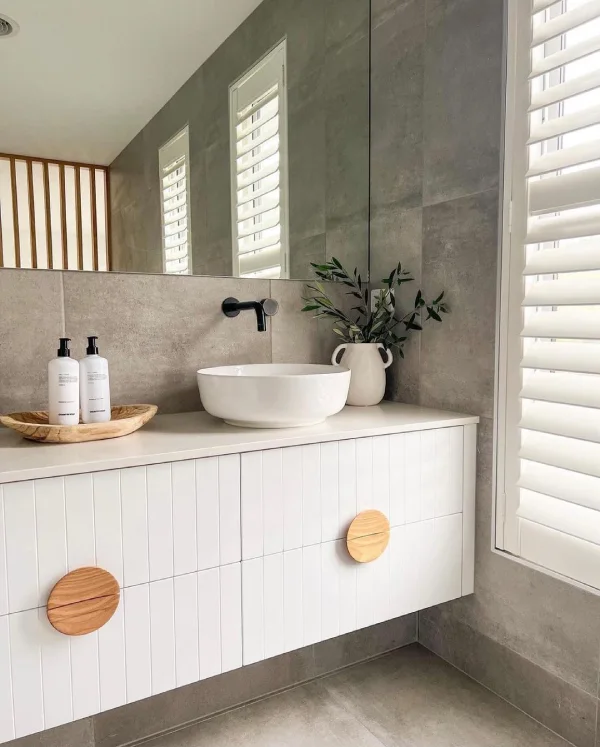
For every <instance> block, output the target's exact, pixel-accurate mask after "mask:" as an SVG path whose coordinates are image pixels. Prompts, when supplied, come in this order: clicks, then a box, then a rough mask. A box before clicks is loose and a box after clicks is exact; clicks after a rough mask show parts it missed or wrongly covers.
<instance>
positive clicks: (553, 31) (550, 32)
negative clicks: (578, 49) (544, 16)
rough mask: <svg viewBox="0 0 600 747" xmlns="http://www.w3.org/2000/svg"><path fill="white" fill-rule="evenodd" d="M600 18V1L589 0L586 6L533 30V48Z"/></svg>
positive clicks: (581, 6)
mask: <svg viewBox="0 0 600 747" xmlns="http://www.w3.org/2000/svg"><path fill="white" fill-rule="evenodd" d="M599 16H600V0H589V1H588V2H587V3H585V5H580V6H578V7H576V8H574V9H573V10H569V11H568V12H567V13H563V14H562V15H559V16H557V17H556V18H553V19H552V20H551V21H548V22H547V23H542V24H540V25H539V26H536V27H535V28H534V29H533V33H532V37H531V46H532V47H537V46H538V45H540V44H544V42H547V41H550V39H555V38H556V37H557V36H561V35H562V34H566V33H567V32H568V31H571V30H572V29H575V28H577V27H578V26H582V25H583V24H584V23H587V22H588V21H593V20H594V19H595V18H598V17H599Z"/></svg>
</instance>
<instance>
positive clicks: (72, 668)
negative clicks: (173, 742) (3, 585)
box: [0, 563, 242, 742]
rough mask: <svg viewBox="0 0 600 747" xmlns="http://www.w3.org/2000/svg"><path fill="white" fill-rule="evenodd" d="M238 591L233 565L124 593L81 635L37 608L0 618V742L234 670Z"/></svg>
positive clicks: (238, 657)
mask: <svg viewBox="0 0 600 747" xmlns="http://www.w3.org/2000/svg"><path fill="white" fill-rule="evenodd" d="M241 593H242V592H241V568H240V564H239V563H235V564H232V565H228V566H223V567H221V568H213V569H211V570H207V571H201V572H198V573H192V574H187V575H184V576H179V577H177V578H174V579H165V580H162V581H155V582H152V583H150V584H141V585H139V586H134V587H131V588H127V589H125V590H124V592H123V593H122V597H121V602H120V604H119V607H118V608H117V612H116V613H115V615H114V616H113V617H112V618H111V620H110V621H109V622H108V623H107V624H106V625H105V626H104V627H103V628H101V629H100V630H99V631H97V632H96V633H91V634H89V635H86V636H81V637H69V636H64V635H61V634H60V633H57V632H56V631H55V630H54V629H53V628H52V627H51V626H50V624H49V622H48V619H47V616H46V610H45V609H34V610H27V611H25V612H18V613H15V614H10V615H6V616H4V617H2V618H0V742H1V741H7V740H9V739H14V738H15V737H21V736H25V735H27V734H32V733H34V732H37V731H41V730H42V729H49V728H51V727H53V726H57V725H59V724H64V723H67V722H69V721H73V720H76V719H80V718H84V717H86V716H89V715H92V714H94V713H99V712H101V711H106V710H109V709H111V708H116V707H117V706H121V705H124V704H126V703H131V702H133V701H136V700H140V699H142V698H146V697H149V696H150V695H156V694H157V693H161V692H164V691H166V690H172V689H173V688H175V687H181V686H183V685H187V684H189V683H191V682H196V681H198V680H201V679H206V678H208V677H212V676H214V675H216V674H219V673H221V672H226V671H229V670H231V669H236V668H238V667H241V666H242V624H241Z"/></svg>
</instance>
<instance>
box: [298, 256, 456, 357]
mask: <svg viewBox="0 0 600 747" xmlns="http://www.w3.org/2000/svg"><path fill="white" fill-rule="evenodd" d="M311 265H312V267H313V269H314V271H315V274H316V276H317V278H318V280H317V281H315V282H314V283H312V284H309V285H308V286H307V290H308V291H311V293H310V295H307V296H304V297H303V299H302V300H303V301H304V302H305V306H304V308H303V309H302V311H307V312H314V315H315V317H316V318H322V317H325V318H329V319H333V320H334V322H333V331H334V332H335V333H336V334H337V335H339V336H340V337H341V338H342V339H343V340H344V341H345V342H351V343H373V342H375V343H377V342H380V343H382V344H383V345H385V347H386V348H388V349H395V350H396V351H397V352H398V353H399V354H400V356H401V357H402V358H403V357H404V352H403V350H402V348H403V346H404V343H405V342H406V340H407V339H408V335H409V333H410V332H412V331H415V332H420V331H421V330H422V329H423V327H422V325H423V324H424V323H425V322H427V321H429V320H430V319H433V320H434V321H435V322H441V321H442V314H447V313H448V311H449V309H448V307H447V305H446V303H445V302H444V292H443V291H442V293H440V295H439V296H438V297H437V298H436V299H435V300H434V301H427V300H425V298H424V297H423V293H422V292H421V291H420V290H419V291H418V293H417V295H416V297H415V300H414V304H413V306H412V307H411V308H410V310H409V311H408V312H407V313H406V314H402V315H400V314H398V313H397V312H398V311H399V302H398V296H399V292H400V289H401V287H402V286H403V285H404V284H405V283H411V282H413V281H414V278H413V277H412V275H411V274H410V272H408V271H406V270H404V269H403V268H402V265H401V263H400V262H399V263H398V266H397V267H396V268H395V269H394V270H392V272H391V273H390V275H389V277H387V278H385V279H384V280H382V283H383V285H384V287H383V289H378V290H377V291H373V293H377V294H378V295H376V296H375V304H374V307H373V310H371V295H372V292H371V291H370V290H369V287H368V283H366V282H365V281H363V280H362V278H361V276H360V274H359V273H358V271H357V270H356V269H355V270H354V272H353V273H350V272H348V271H347V270H345V269H344V267H343V266H342V264H341V263H340V262H339V260H337V259H336V258H335V257H332V258H331V260H330V261H328V262H326V263H325V264H315V263H314V262H311ZM323 282H334V283H342V284H343V285H345V286H347V287H348V288H349V289H350V290H348V291H347V294H346V295H348V296H352V297H353V298H354V299H356V301H357V303H356V305H355V306H353V307H352V309H351V310H350V312H348V313H345V312H344V311H342V310H341V309H339V308H337V307H336V305H335V303H334V302H333V301H332V299H331V298H330V297H329V296H328V295H327V291H326V290H325V287H324V285H323ZM353 316H354V318H352V317H353Z"/></svg>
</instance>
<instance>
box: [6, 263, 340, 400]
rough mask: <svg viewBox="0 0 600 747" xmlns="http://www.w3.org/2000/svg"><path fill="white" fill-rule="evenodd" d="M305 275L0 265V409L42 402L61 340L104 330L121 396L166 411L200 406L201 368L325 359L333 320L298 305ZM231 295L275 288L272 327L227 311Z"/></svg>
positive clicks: (76, 345)
mask: <svg viewBox="0 0 600 747" xmlns="http://www.w3.org/2000/svg"><path fill="white" fill-rule="evenodd" d="M303 290H304V284H303V283H302V282H294V281H290V280H273V281H269V280H234V279H229V278H204V277H165V276H161V275H130V274H115V273H110V274H109V273H83V272H59V271H54V270H47V271H43V270H8V269H3V270H0V412H18V411H20V410H33V409H44V408H46V406H47V378H46V367H47V363H48V361H49V360H50V359H51V358H53V357H54V356H55V355H56V348H57V345H58V343H57V340H58V338H59V337H60V336H63V335H65V334H66V335H67V336H69V337H71V338H72V339H73V354H74V357H76V358H78V357H82V356H83V355H84V354H85V338H86V336H87V335H92V334H96V335H98V336H99V337H100V350H101V353H102V354H103V355H105V356H106V357H107V358H108V359H109V363H110V376H111V392H112V400H113V402H114V403H115V404H128V403H129V404H131V403H136V402H149V403H153V404H157V405H158V406H159V410H160V412H162V413H169V412H186V411H191V410H199V409H201V404H200V399H199V395H198V389H197V385H196V371H197V370H198V369H199V368H203V367H204V366H214V365H227V364H229V363H270V362H273V363H302V362H305V363H321V362H328V360H329V358H330V356H331V352H332V350H333V349H334V347H335V345H336V344H337V343H336V341H335V339H334V335H333V334H332V332H331V328H330V326H329V325H327V324H325V323H324V322H323V323H321V322H319V323H318V322H317V321H316V320H314V319H312V318H311V316H310V315H309V314H301V313H300V309H301V308H302V299H301V296H302V293H303ZM228 296H235V297H237V298H240V299H242V300H244V299H248V300H250V299H261V298H266V297H269V296H270V297H272V298H275V299H276V300H278V301H279V303H280V306H281V308H280V312H279V314H278V315H277V316H275V317H273V318H272V320H271V322H270V324H269V329H268V331H267V332H257V331H256V317H255V316H254V314H252V313H247V314H240V316H239V317H237V318H236V319H228V318H226V317H225V316H223V314H222V313H221V302H222V301H223V299H224V298H227V297H228Z"/></svg>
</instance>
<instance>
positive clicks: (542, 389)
mask: <svg viewBox="0 0 600 747" xmlns="http://www.w3.org/2000/svg"><path fill="white" fill-rule="evenodd" d="M569 3H570V4H569ZM597 19H600V0H588V2H586V3H583V4H579V1H578V0H568V3H567V4H564V5H559V4H557V2H556V0H555V1H554V2H549V1H548V0H509V20H508V27H509V37H508V47H509V49H508V64H509V75H508V86H507V89H508V90H507V130H506V149H507V154H506V161H505V163H506V167H505V218H504V236H503V259H502V267H501V288H500V295H501V310H500V320H499V331H500V335H499V371H500V380H499V387H498V393H499V394H498V396H499V402H498V444H499V448H498V490H497V496H498V498H497V503H498V505H497V509H496V516H497V520H496V532H495V544H496V547H497V548H498V549H500V550H504V551H507V552H510V553H511V554H512V555H514V556H516V557H519V558H521V559H522V560H523V561H525V562H529V563H531V564H533V565H536V566H539V567H540V569H541V570H545V571H547V572H549V573H552V574H558V575H563V576H564V577H566V578H567V579H569V580H571V581H573V582H574V583H576V584H579V585H587V586H591V587H592V590H594V591H600V496H598V497H597V499H595V500H592V499H590V498H589V497H588V496H587V494H586V491H587V490H588V489H591V488H590V486H597V485H600V482H598V480H599V479H600V189H598V187H597V183H598V178H600V168H598V166H599V165H600V164H598V161H600V146H598V138H595V131H589V132H588V131H587V128H590V127H597V126H598V125H600V61H599V57H600V55H598V54H597V53H598V52H600V20H597ZM540 45H543V46H540ZM531 50H533V52H532V51H531ZM575 63H576V64H575ZM565 66H569V67H565ZM577 76H578V77H577ZM575 97H577V98H576V99H575ZM542 115H543V118H542ZM509 211H510V217H509ZM569 475H570V476H571V478H570V479H569ZM558 476H560V478H561V479H560V481H559V480H558ZM552 478H555V482H556V483H559V484H558V485H557V484H555V482H553V480H552ZM560 491H562V492H560ZM537 496H539V498H538V497H537ZM542 509H543V510H542ZM577 516H579V517H580V519H581V517H584V516H585V517H587V519H586V520H585V521H583V520H577V518H576V517H577ZM557 517H562V520H561V521H562V523H561V521H558V519H557ZM567 518H568V521H567ZM545 543H554V553H553V552H552V550H553V547H552V546H551V545H549V544H545ZM592 548H595V549H592ZM561 551H563V552H564V557H563V558H560V557H554V556H556V555H557V553H558V555H560V552H561ZM596 558H597V559H598V561H599V562H596ZM585 559H587V560H588V561H590V560H591V559H593V560H594V567H593V568H592V569H591V570H590V567H589V562H588V565H587V567H586V564H585V562H584V561H585Z"/></svg>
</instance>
